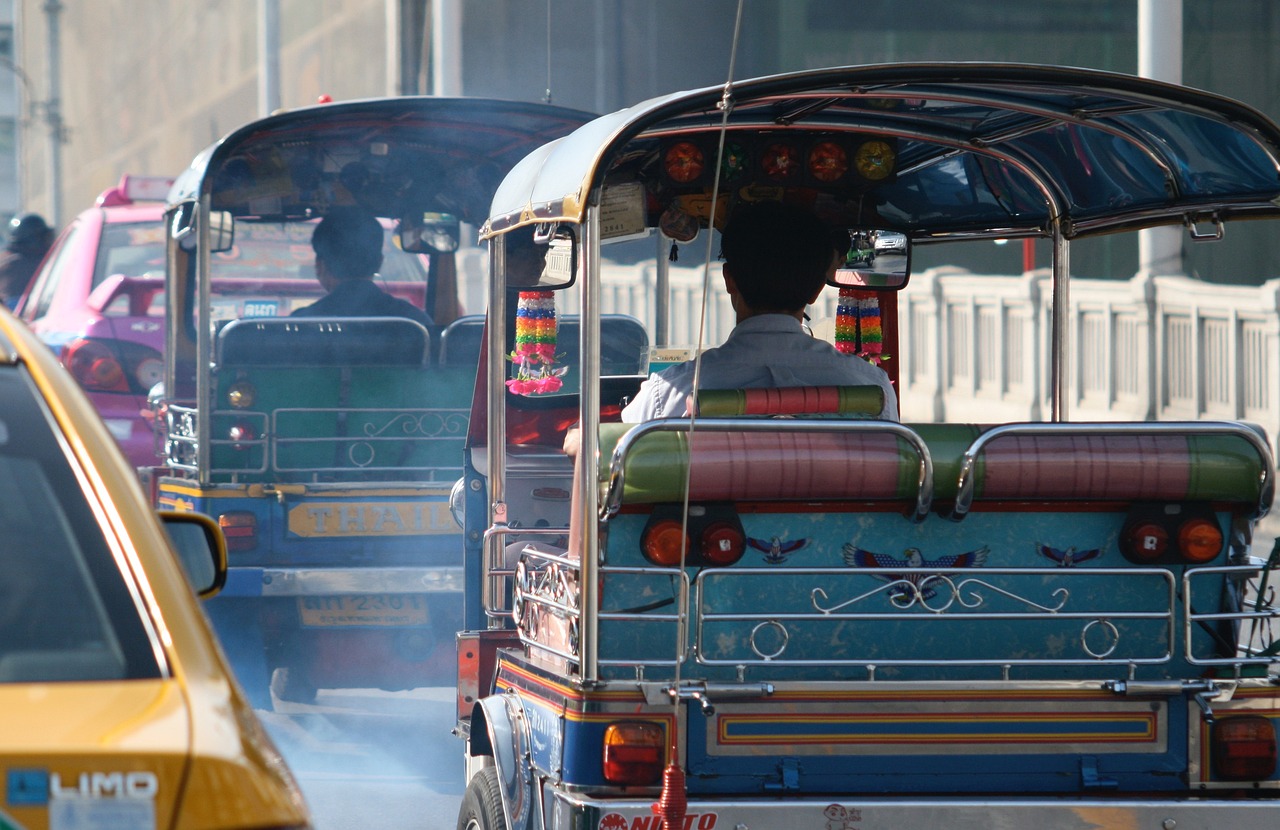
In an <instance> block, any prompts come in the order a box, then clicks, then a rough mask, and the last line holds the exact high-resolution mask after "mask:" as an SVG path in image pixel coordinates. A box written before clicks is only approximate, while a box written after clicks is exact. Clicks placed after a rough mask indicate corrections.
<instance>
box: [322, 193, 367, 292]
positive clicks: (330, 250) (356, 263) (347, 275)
mask: <svg viewBox="0 0 1280 830" xmlns="http://www.w3.org/2000/svg"><path fill="white" fill-rule="evenodd" d="M382 238H383V236H382V223H381V222H379V221H378V218H377V217H376V216H374V215H373V214H372V213H369V212H368V211H367V210H365V209H363V208H359V207H355V206H354V205H340V206H338V207H335V208H331V209H330V210H329V212H328V213H326V214H325V217H324V218H323V219H321V220H320V224H318V225H316V229H315V230H314V231H312V233H311V247H312V248H313V249H314V250H315V252H316V259H318V260H319V259H323V260H324V261H325V266H326V267H327V268H328V269H329V273H331V274H333V275H334V276H335V277H337V278H339V279H344V280H351V279H361V278H366V277H372V276H373V275H374V274H375V273H377V271H378V269H379V268H381V267H382Z"/></svg>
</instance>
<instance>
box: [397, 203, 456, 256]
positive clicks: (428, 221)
mask: <svg viewBox="0 0 1280 830" xmlns="http://www.w3.org/2000/svg"><path fill="white" fill-rule="evenodd" d="M396 233H397V235H398V236H399V238H400V248H401V249H402V250H405V251H408V252H409V253H411V254H430V253H438V254H451V253H453V252H454V251H456V250H458V245H459V244H460V242H461V239H462V230H461V224H460V223H459V222H458V217H457V216H454V215H453V214H452V213H435V212H431V211H428V212H426V213H423V214H421V215H416V214H415V215H410V216H406V217H404V218H403V219H401V220H400V224H399V226H398V227H397V228H396Z"/></svg>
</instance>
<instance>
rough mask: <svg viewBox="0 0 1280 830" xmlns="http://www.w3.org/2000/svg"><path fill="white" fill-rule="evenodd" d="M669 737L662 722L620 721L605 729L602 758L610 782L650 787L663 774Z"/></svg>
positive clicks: (605, 776) (606, 778)
mask: <svg viewBox="0 0 1280 830" xmlns="http://www.w3.org/2000/svg"><path fill="white" fill-rule="evenodd" d="M665 748H666V736H665V734H664V730H663V728H662V726H661V724H657V723H650V722H647V721H617V722H614V723H611V724H609V725H608V726H606V727H605V730H604V747H603V753H602V761H603V765H604V778H605V780H606V781H608V782H609V783H610V784H618V785H623V786H632V787H647V786H652V785H654V784H657V783H658V781H659V779H660V778H661V777H662V767H663V761H664V756H665Z"/></svg>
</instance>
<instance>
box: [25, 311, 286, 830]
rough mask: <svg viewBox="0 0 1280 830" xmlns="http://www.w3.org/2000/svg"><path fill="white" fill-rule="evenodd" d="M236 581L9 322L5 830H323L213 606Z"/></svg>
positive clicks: (209, 541)
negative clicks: (161, 508)
mask: <svg viewBox="0 0 1280 830" xmlns="http://www.w3.org/2000/svg"><path fill="white" fill-rule="evenodd" d="M175 553H176V554H177V555H176V556H175ZM225 575H226V548H225V544H224V541H223V539H222V536H221V534H220V532H219V531H218V529H217V527H216V526H215V525H213V524H212V522H211V521H210V520H209V519H207V518H206V517H203V516H200V515H197V514H168V513H163V514H160V515H159V517H157V514H156V512H155V511H154V510H153V509H152V508H151V507H150V506H149V504H148V502H147V499H146V497H145V495H144V493H143V491H142V489H141V488H140V486H139V484H138V480H137V478H136V476H135V473H134V471H133V468H132V467H131V466H130V465H129V463H128V462H126V461H125V458H124V456H123V455H122V454H121V452H120V449H119V447H118V446H117V444H116V442H115V441H114V440H113V439H112V437H111V433H110V432H109V431H108V430H107V428H106V427H105V426H104V425H103V423H102V421H101V419H100V417H99V416H98V414H97V413H96V412H95V410H94V409H93V407H92V406H91V405H90V404H89V402H88V400H87V399H86V398H85V395H84V392H83V391H82V390H81V389H80V388H79V386H78V385H77V384H76V382H75V381H74V380H73V379H72V377H71V376H70V375H69V374H67V372H66V370H64V369H63V368H62V367H61V366H60V365H58V362H57V359H56V357H55V356H54V355H53V353H52V352H51V351H50V350H49V349H48V348H47V347H46V346H44V345H43V344H42V343H41V342H40V341H39V340H38V339H37V338H36V337H35V336H34V335H33V334H32V333H31V332H30V331H29V330H28V329H27V328H26V327H25V325H24V324H23V323H22V322H20V321H18V320H17V319H16V318H15V317H13V316H12V315H10V314H9V313H8V312H7V310H0V784H2V785H3V787H4V790H3V794H2V796H0V830H10V828H31V829H32V830H35V829H36V828H51V830H95V829H96V828H123V827H128V828H135V830H154V828H166V829H167V830H168V829H170V828H172V829H173V830H178V829H179V828H193V829H194V828H294V827H296V828H306V827H309V826H310V816H309V813H308V810H307V807H306V804H305V802H304V800H303V797H302V794H301V790H300V789H299V788H298V786H297V783H296V782H295V781H294V779H293V776H292V775H291V773H290V772H289V770H288V768H287V767H286V766H285V763H284V760H283V758H282V757H281V755H280V753H279V751H278V750H277V749H276V747H275V746H274V745H273V744H272V742H271V740H270V738H269V737H268V736H267V734H266V733H265V731H264V730H263V728H262V726H261V725H260V724H259V722H258V721H257V719H256V718H255V717H254V714H253V710H252V709H251V708H250V707H249V705H248V704H247V703H246V701H245V699H244V697H243V694H242V692H241V691H240V688H239V686H238V685H237V684H236V682H235V680H234V678H233V676H232V674H231V670H230V669H229V667H228V665H227V663H226V661H225V659H224V657H223V655H222V652H221V650H220V649H219V647H218V644H217V641H216V639H215V638H214V636H213V634H212V633H211V630H210V628H209V625H208V623H207V621H206V619H205V616H204V614H203V612H202V611H201V609H200V607H199V600H198V596H197V595H198V594H199V595H211V594H212V593H215V592H216V591H217V590H218V589H219V588H220V587H221V582H222V580H223V579H224V578H225Z"/></svg>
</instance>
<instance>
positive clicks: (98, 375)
mask: <svg viewBox="0 0 1280 830" xmlns="http://www.w3.org/2000/svg"><path fill="white" fill-rule="evenodd" d="M172 184H173V179H166V178H162V177H152V176H124V177H123V178H122V179H121V180H120V184H119V185H117V186H116V187H113V188H111V189H109V190H106V191H104V192H103V193H102V195H100V196H99V197H98V199H97V201H96V203H95V204H94V206H93V207H91V208H89V209H88V210H85V211H83V212H82V213H81V214H80V215H79V216H77V217H76V218H75V219H74V220H73V221H72V222H71V223H70V224H69V225H68V226H67V227H66V228H65V229H64V230H63V231H62V233H61V234H60V235H59V236H58V238H57V240H56V241H55V242H54V243H53V247H52V248H50V250H49V253H48V255H47V256H46V257H45V259H44V262H42V263H41V264H40V268H39V270H38V271H37V272H36V274H35V277H34V279H33V280H32V282H31V285H30V286H29V287H28V289H27V293H26V295H25V296H24V297H23V298H22V300H21V301H20V302H19V304H18V307H17V313H18V315H19V316H20V317H21V318H22V319H23V320H25V321H27V323H28V325H30V327H31V328H32V330H33V331H35V332H36V334H37V335H39V337H40V339H41V340H43V341H44V343H45V344H46V345H48V346H49V347H50V348H52V349H53V350H54V352H55V353H56V354H57V355H58V356H59V358H60V359H61V361H62V364H63V365H64V366H66V367H67V369H68V370H70V372H71V374H72V375H73V376H74V377H75V379H76V380H77V381H78V382H79V383H80V385H81V386H82V387H83V388H84V390H85V391H86V392H87V393H88V395H89V399H90V401H91V402H92V403H93V405H94V407H95V408H96V409H97V410H98V412H99V414H101V415H102V418H103V420H105V421H106V424H107V426H108V428H109V429H110V430H111V434H112V435H114V436H115V438H116V440H117V441H118V442H119V443H120V446H121V448H122V449H123V450H124V452H125V455H127V456H128V458H129V460H130V461H132V462H133V463H134V464H135V465H138V466H143V465H150V464H155V463H156V449H155V441H154V437H153V435H152V431H151V427H150V424H149V422H148V421H146V420H144V418H143V416H142V412H143V410H145V409H146V401H147V392H148V390H150V389H151V387H152V386H153V385H155V384H156V383H158V382H159V381H160V380H161V378H162V375H163V372H164V362H163V360H162V357H161V352H162V350H163V348H164V267H165V259H164V257H165V253H164V225H163V217H164V199H165V196H166V195H167V194H168V191H169V186H170V185H172Z"/></svg>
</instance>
